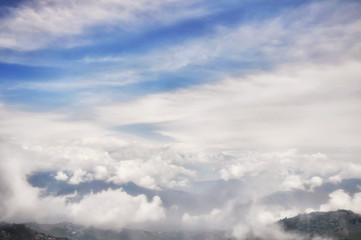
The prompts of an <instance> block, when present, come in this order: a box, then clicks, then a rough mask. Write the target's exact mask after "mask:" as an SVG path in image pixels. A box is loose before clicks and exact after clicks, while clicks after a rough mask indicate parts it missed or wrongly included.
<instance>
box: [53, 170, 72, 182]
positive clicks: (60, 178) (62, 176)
mask: <svg viewBox="0 0 361 240" xmlns="http://www.w3.org/2000/svg"><path fill="white" fill-rule="evenodd" d="M54 178H55V179H56V180H58V181H66V180H68V178H69V177H68V176H67V175H66V173H64V172H63V171H59V172H58V173H57V174H56V176H55V177H54Z"/></svg>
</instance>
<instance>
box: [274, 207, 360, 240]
mask: <svg viewBox="0 0 361 240" xmlns="http://www.w3.org/2000/svg"><path fill="white" fill-rule="evenodd" d="M279 224H280V225H281V226H282V227H283V229H284V230H285V231H286V232H292V233H296V234H299V235H302V236H304V239H312V238H313V237H316V236H320V237H324V238H331V239H345V240H346V239H347V240H356V239H361V215H359V214H356V213H353V212H352V211H348V210H338V211H334V212H313V213H309V214H300V215H298V216H296V217H293V218H285V219H282V220H280V221H279Z"/></svg>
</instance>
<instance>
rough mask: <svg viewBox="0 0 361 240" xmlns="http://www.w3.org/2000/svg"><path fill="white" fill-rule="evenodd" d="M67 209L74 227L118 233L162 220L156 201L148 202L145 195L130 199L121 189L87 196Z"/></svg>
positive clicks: (159, 206)
mask: <svg viewBox="0 0 361 240" xmlns="http://www.w3.org/2000/svg"><path fill="white" fill-rule="evenodd" d="M67 208H68V209H69V213H70V216H71V217H72V218H73V219H74V220H75V221H76V223H78V224H82V225H85V226H98V227H101V228H105V229H121V228H122V227H124V226H126V224H129V223H144V222H147V221H157V220H160V219H162V218H164V217H165V212H164V209H163V208H162V201H161V200H160V198H159V197H157V196H156V197H154V198H153V200H152V201H151V202H148V201H147V198H146V196H145V195H139V196H136V197H132V196H130V195H128V194H127V193H125V192H123V191H122V190H121V189H117V190H105V191H102V192H100V193H97V194H90V195H87V196H85V197H84V198H83V199H82V200H81V201H80V202H79V203H73V204H69V205H68V206H67Z"/></svg>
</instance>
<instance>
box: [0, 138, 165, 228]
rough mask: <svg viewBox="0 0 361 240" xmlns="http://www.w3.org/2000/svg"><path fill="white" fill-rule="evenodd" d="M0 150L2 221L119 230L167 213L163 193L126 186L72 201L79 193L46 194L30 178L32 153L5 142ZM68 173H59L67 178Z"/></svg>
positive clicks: (156, 218) (0, 210)
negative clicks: (68, 223) (133, 190)
mask: <svg viewBox="0 0 361 240" xmlns="http://www.w3.org/2000/svg"><path fill="white" fill-rule="evenodd" d="M0 150H1V151H0V154H1V161H0V193H1V200H0V213H1V221H15V222H26V221H38V222H41V223H45V222H46V223H49V222H51V223H56V222H61V221H71V222H74V223H78V224H84V225H87V226H90V225H92V226H97V227H100V228H105V229H116V230H119V229H121V228H123V227H124V226H126V225H128V224H132V223H144V222H148V221H158V220H161V219H162V218H164V217H165V210H164V209H163V206H162V201H161V199H160V198H159V197H157V196H155V197H154V198H153V200H152V201H148V200H147V198H146V196H145V195H138V196H135V197H134V196H130V195H128V194H127V193H125V192H124V191H123V190H122V189H117V190H110V189H108V190H104V191H101V192H98V193H96V194H94V193H91V194H89V195H86V196H84V197H83V198H82V199H81V200H80V201H78V202H74V201H71V199H72V198H73V197H75V195H65V196H52V195H49V196H44V194H43V192H42V190H41V189H39V188H35V187H32V186H31V185H30V184H29V183H28V182H27V179H26V176H27V175H28V174H29V173H31V171H29V169H27V168H25V166H26V165H27V162H28V161H29V159H30V160H32V159H31V158H30V157H31V153H29V152H28V151H26V150H23V149H19V147H18V146H16V145H14V144H7V143H3V142H2V143H1V144H0ZM37 157H39V156H37ZM64 175H65V174H64ZM64 175H62V174H58V175H57V176H61V177H62V178H63V176H64ZM79 175H81V174H77V176H79ZM73 177H74V176H73ZM63 179H65V178H63ZM75 180H76V179H75ZM75 180H74V181H75ZM24 199H26V201H24Z"/></svg>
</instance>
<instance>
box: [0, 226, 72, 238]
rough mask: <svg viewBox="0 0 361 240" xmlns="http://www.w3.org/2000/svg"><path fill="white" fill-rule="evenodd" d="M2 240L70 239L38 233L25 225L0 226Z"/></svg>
mask: <svg viewBox="0 0 361 240" xmlns="http://www.w3.org/2000/svg"><path fill="white" fill-rule="evenodd" d="M0 240H68V238H62V237H52V236H49V235H45V234H44V233H39V232H36V231H34V230H32V229H30V228H28V227H26V226H25V224H7V223H1V224H0Z"/></svg>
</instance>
